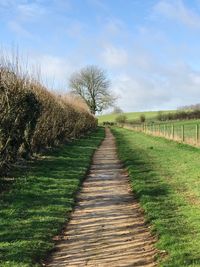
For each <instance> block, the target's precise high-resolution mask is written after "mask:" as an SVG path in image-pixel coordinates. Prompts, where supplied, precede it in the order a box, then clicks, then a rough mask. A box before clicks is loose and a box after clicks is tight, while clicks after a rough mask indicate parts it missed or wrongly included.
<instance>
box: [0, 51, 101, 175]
mask: <svg viewBox="0 0 200 267" xmlns="http://www.w3.org/2000/svg"><path fill="white" fill-rule="evenodd" d="M96 125H97V121H96V119H95V117H94V116H93V115H92V114H91V113H90V112H89V110H88V107H87V106H86V104H85V103H83V101H82V100H81V99H79V98H76V97H73V96H62V95H56V94H55V93H53V92H50V91H48V89H47V88H46V87H45V86H44V85H43V84H42V83H41V82H40V81H39V80H37V79H35V78H34V77H33V75H31V74H30V73H29V72H28V71H26V70H24V68H23V71H22V67H21V66H20V64H19V60H18V58H17V57H16V58H15V59H14V60H13V59H12V60H10V59H9V58H8V57H3V56H2V57H0V176H2V175H5V174H6V173H7V171H8V170H9V168H10V166H11V165H12V163H13V162H15V161H16V159H17V158H18V157H19V156H21V157H24V158H27V157H29V156H30V155H32V154H33V153H35V152H36V153H37V152H39V151H41V150H42V149H45V148H48V147H53V146H55V145H58V144H61V143H64V142H66V141H68V140H70V139H72V138H77V137H79V136H81V135H83V134H85V133H86V132H87V131H89V130H92V129H94V128H95V127H96Z"/></svg>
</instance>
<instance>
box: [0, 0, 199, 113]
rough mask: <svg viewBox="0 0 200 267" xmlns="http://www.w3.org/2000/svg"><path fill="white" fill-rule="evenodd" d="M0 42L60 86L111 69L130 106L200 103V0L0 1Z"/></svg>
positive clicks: (155, 107) (153, 107) (114, 84)
mask: <svg viewBox="0 0 200 267" xmlns="http://www.w3.org/2000/svg"><path fill="white" fill-rule="evenodd" d="M0 45H1V46H2V47H3V48H6V49H7V50H10V49H11V47H12V46H17V47H19V50H20V52H21V53H22V54H24V55H25V56H26V55H28V58H29V61H30V62H31V64H37V65H38V64H39V65H40V66H41V72H42V75H43V77H44V78H45V79H44V80H45V81H46V82H48V84H49V85H50V86H52V85H54V87H55V88H56V90H63V91H67V90H68V85H67V81H68V78H69V77H70V75H71V73H72V72H74V71H76V70H78V69H79V68H81V67H83V66H85V65H87V64H95V65H98V66H100V67H102V68H104V69H105V70H106V71H107V74H108V76H109V77H110V79H111V82H112V90H113V91H114V92H115V94H117V95H118V96H119V99H118V105H119V106H120V107H121V108H122V109H123V110H124V111H140V110H162V109H174V108H177V107H179V106H182V105H186V104H192V103H197V102H200V0H190V1H189V0H32V1H30V0H0Z"/></svg>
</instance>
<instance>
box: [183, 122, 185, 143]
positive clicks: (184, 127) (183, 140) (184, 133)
mask: <svg viewBox="0 0 200 267" xmlns="http://www.w3.org/2000/svg"><path fill="white" fill-rule="evenodd" d="M182 141H183V142H184V141H185V127H184V125H182Z"/></svg>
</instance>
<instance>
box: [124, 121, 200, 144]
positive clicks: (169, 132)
mask: <svg viewBox="0 0 200 267" xmlns="http://www.w3.org/2000/svg"><path fill="white" fill-rule="evenodd" d="M121 126H122V127H124V128H127V129H131V130H134V131H137V132H144V133H146V134H150V135H154V136H161V137H165V138H167V139H170V140H174V141H178V142H183V143H186V144H190V145H195V146H200V125H199V124H195V123H194V124H164V123H162V124H138V125H134V124H128V123H125V124H123V125H121Z"/></svg>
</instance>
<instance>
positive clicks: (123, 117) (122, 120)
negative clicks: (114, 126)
mask: <svg viewBox="0 0 200 267" xmlns="http://www.w3.org/2000/svg"><path fill="white" fill-rule="evenodd" d="M115 121H116V122H117V123H125V122H126V121H127V117H126V115H124V114H120V115H118V116H117V117H116V119H115Z"/></svg>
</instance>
